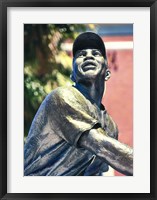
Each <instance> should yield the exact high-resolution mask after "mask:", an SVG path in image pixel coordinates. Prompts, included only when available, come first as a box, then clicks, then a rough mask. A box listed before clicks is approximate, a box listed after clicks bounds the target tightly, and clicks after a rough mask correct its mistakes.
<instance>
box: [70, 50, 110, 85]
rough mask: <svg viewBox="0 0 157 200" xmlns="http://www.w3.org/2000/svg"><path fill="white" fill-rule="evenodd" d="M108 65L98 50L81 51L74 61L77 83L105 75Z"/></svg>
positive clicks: (74, 76)
mask: <svg viewBox="0 0 157 200" xmlns="http://www.w3.org/2000/svg"><path fill="white" fill-rule="evenodd" d="M106 65H107V61H106V60H105V59H104V57H103V56H102V54H101V52H100V51H99V50H98V49H83V50H80V51H78V52H77V53H76V55H75V57H74V59H73V78H74V79H75V82H79V81H80V80H81V81H82V80H89V79H90V80H92V79H95V78H96V77H97V76H98V75H99V76H100V75H105V69H106Z"/></svg>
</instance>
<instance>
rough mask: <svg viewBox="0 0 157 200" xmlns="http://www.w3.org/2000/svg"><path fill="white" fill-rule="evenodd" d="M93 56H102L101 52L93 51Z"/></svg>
mask: <svg viewBox="0 0 157 200" xmlns="http://www.w3.org/2000/svg"><path fill="white" fill-rule="evenodd" d="M93 55H94V56H102V54H101V52H100V51H98V50H94V51H93Z"/></svg>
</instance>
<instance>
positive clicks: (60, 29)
mask: <svg viewBox="0 0 157 200" xmlns="http://www.w3.org/2000/svg"><path fill="white" fill-rule="evenodd" d="M89 27H90V25H89V26H87V25H80V24H79V25H74V24H25V25H24V133H25V136H27V134H28V131H29V128H30V125H31V122H32V119H33V118H34V115H35V113H36V112H37V109H38V108H39V106H40V104H41V102H42V101H43V99H44V98H45V96H46V95H47V94H48V93H50V91H51V90H53V89H54V88H56V87H58V86H62V85H65V84H71V83H72V82H71V80H70V74H71V67H72V61H71V56H70V54H69V52H65V51H63V50H62V48H61V45H62V44H63V43H64V42H65V41H66V40H68V41H69V40H71V41H73V40H74V38H75V37H76V36H77V35H78V33H79V32H81V31H85V30H86V29H89Z"/></svg>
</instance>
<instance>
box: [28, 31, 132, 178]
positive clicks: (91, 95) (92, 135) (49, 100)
mask: <svg viewBox="0 0 157 200" xmlns="http://www.w3.org/2000/svg"><path fill="white" fill-rule="evenodd" d="M109 77H110V71H109V69H108V65H107V57H106V50H105V46H104V43H103V41H102V39H101V37H100V36H99V35H97V34H95V33H93V32H85V33H82V34H80V35H79V36H78V37H77V38H76V40H75V42H74V44H73V71H72V75H71V79H72V80H73V81H74V83H75V84H74V85H73V86H69V87H59V88H57V89H55V90H54V91H52V92H51V93H50V94H49V95H48V96H47V97H46V98H45V100H44V101H43V103H42V104H41V106H40V108H39V110H38V112H37V114H36V116H35V118H34V120H33V122H32V125H31V128H30V131H29V134H28V137H27V140H26V143H25V149H24V159H25V164H24V174H25V176H102V175H103V173H104V172H106V171H108V165H110V166H111V167H113V168H114V169H116V170H118V171H119V172H121V173H123V174H125V175H129V176H130V175H133V150H132V148H130V147H129V146H127V145H125V144H123V143H121V142H119V141H118V128H117V125H116V124H115V122H114V121H113V120H112V118H111V116H110V115H109V114H108V113H107V111H106V109H105V107H104V106H103V105H102V104H101V100H102V96H103V93H104V87H105V86H104V81H107V80H108V79H109Z"/></svg>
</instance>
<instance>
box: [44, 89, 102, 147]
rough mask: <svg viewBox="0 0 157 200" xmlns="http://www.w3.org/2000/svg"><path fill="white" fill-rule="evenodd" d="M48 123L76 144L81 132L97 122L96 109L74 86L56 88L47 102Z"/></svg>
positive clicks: (68, 140)
mask: <svg viewBox="0 0 157 200" xmlns="http://www.w3.org/2000/svg"><path fill="white" fill-rule="evenodd" d="M47 103H48V104H49V106H50V109H49V123H50V124H51V128H52V129H53V131H54V132H55V133H56V134H58V135H59V136H60V137H62V138H64V139H65V140H66V141H67V142H69V143H70V144H72V145H76V146H77V141H78V140H79V138H80V136H81V135H82V133H84V132H85V131H87V130H90V129H92V128H93V126H94V125H95V124H97V123H98V119H97V115H96V109H95V108H94V106H92V104H91V103H90V102H89V101H88V100H87V99H86V98H85V97H84V96H83V95H82V94H81V93H80V92H79V91H77V89H74V88H72V87H71V88H69V89H67V88H66V89H65V88H58V89H57V90H55V91H54V92H53V93H52V94H50V96H49V98H48V102H47Z"/></svg>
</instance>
